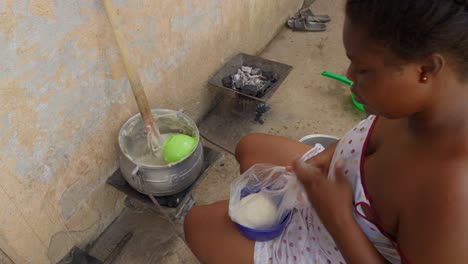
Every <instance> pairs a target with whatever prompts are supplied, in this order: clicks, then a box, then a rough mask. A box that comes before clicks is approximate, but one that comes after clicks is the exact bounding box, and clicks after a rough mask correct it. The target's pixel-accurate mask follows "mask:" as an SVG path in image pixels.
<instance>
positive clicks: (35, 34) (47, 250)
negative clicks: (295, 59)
mask: <svg viewBox="0 0 468 264" xmlns="http://www.w3.org/2000/svg"><path fill="white" fill-rule="evenodd" d="M301 3H302V1H299V0H294V1H291V0H269V1H263V0H242V1H238V0H225V1H221V0H185V1H163V0H156V1H150V0H139V1H128V0H114V4H115V6H116V8H117V9H118V14H119V17H120V25H119V26H120V27H121V29H122V30H123V31H124V33H125V35H126V37H127V40H128V43H129V46H130V49H131V52H132V54H133V55H134V60H135V65H137V67H138V72H139V74H140V76H141V78H142V82H143V85H144V86H145V90H146V92H147V94H148V97H149V101H150V104H151V105H153V106H154V107H160V108H172V109H182V108H183V109H185V111H186V112H187V113H188V114H189V115H190V116H192V117H193V118H194V119H195V120H198V119H199V118H200V117H201V116H202V115H203V114H204V113H205V112H206V111H207V110H208V109H209V107H210V104H211V101H212V98H213V97H214V95H213V94H212V93H213V92H212V91H210V90H209V89H208V88H207V87H206V81H207V79H208V78H209V77H210V76H211V75H212V74H213V73H214V72H215V71H216V70H217V69H218V68H219V67H220V66H221V65H222V64H223V63H224V61H225V60H226V59H227V58H229V57H231V56H233V55H235V54H236V53H238V52H240V51H242V52H247V53H256V52H257V51H259V50H260V49H261V48H263V47H264V46H265V45H266V43H268V42H269V41H270V39H271V38H272V37H273V36H274V34H275V33H276V31H277V30H278V29H279V28H280V27H281V26H282V25H283V21H284V20H285V19H286V18H287V17H288V16H290V15H291V14H293V13H294V11H295V10H297V9H298V8H299V7H300V5H301ZM0 50H1V52H0V60H1V61H2V63H1V64H0V171H2V180H1V181H0V204H1V206H0V208H1V209H0V248H1V249H2V250H3V251H4V252H5V253H6V255H8V256H9V257H10V258H11V259H12V260H13V261H14V262H15V263H55V262H57V261H58V260H59V259H60V258H61V257H63V256H64V255H65V254H66V253H67V252H68V250H69V249H70V247H71V246H73V245H81V246H84V245H85V244H86V243H88V242H89V241H90V240H92V239H93V238H95V236H97V235H98V234H99V233H100V232H101V231H102V230H103V229H104V227H105V226H106V225H107V224H109V223H110V222H111V221H112V219H113V218H114V217H115V216H116V215H117V214H118V213H119V212H120V210H121V209H122V201H123V198H124V197H123V195H122V194H120V193H119V192H117V191H115V190H114V189H112V188H111V187H108V186H107V185H106V184H105V179H106V178H107V177H108V176H110V175H111V173H112V172H113V171H114V170H115V169H116V168H117V149H116V147H117V146H116V138H117V133H118V129H119V128H120V126H121V125H122V124H123V123H124V122H125V121H126V120H127V119H128V118H129V117H130V116H132V115H133V114H135V113H136V111H137V108H136V105H135V103H134V99H133V96H132V94H131V89H130V87H129V82H128V80H127V77H126V73H125V70H124V68H123V65H122V62H121V59H120V55H119V52H118V48H117V45H116V43H115V41H114V38H113V35H112V31H111V28H110V24H109V22H108V20H107V16H106V14H105V11H104V9H103V7H102V4H101V1H94V0H92V1H76V0H75V1H72V0H63V1H52V0H29V1H14V0H4V1H1V2H0Z"/></svg>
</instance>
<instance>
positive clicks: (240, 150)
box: [235, 133, 267, 162]
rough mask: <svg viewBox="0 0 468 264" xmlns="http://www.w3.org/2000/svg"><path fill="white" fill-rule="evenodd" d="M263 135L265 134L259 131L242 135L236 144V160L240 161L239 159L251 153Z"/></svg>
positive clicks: (256, 147)
mask: <svg viewBox="0 0 468 264" xmlns="http://www.w3.org/2000/svg"><path fill="white" fill-rule="evenodd" d="M265 136H267V135H266V134H261V133H253V134H249V135H247V136H244V137H242V138H241V139H240V140H239V142H238V143H237V146H236V152H235V156H236V159H237V161H238V162H241V160H242V159H244V158H245V156H246V155H247V154H249V153H252V152H253V150H255V149H258V146H256V145H257V144H258V143H259V142H260V141H261V139H262V138H264V137H265Z"/></svg>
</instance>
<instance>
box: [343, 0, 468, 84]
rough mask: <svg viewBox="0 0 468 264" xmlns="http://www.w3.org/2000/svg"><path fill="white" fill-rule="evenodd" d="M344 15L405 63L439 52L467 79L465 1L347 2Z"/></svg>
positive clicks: (467, 14) (467, 6)
mask: <svg viewBox="0 0 468 264" xmlns="http://www.w3.org/2000/svg"><path fill="white" fill-rule="evenodd" d="M346 15H347V17H348V18H349V19H350V21H351V23H352V24H358V25H360V26H364V27H366V28H367V30H368V31H369V34H370V36H371V37H372V38H373V39H374V40H376V41H378V42H380V43H382V44H383V45H385V46H386V47H388V48H389V49H390V50H391V51H392V52H393V53H394V54H395V55H396V56H397V57H400V58H401V59H404V60H407V61H412V60H413V61H414V60H418V59H423V58H425V57H427V56H429V55H430V54H433V53H435V52H439V53H442V54H445V55H448V56H450V59H452V60H453V61H454V62H455V63H456V64H457V65H456V68H455V70H457V71H458V72H459V77H460V78H461V79H463V80H466V79H468V0H347V3H346Z"/></svg>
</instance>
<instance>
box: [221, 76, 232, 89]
mask: <svg viewBox="0 0 468 264" xmlns="http://www.w3.org/2000/svg"><path fill="white" fill-rule="evenodd" d="M222 82H223V85H224V86H225V87H227V88H232V77H231V76H230V75H228V76H226V77H224V78H223V80H222Z"/></svg>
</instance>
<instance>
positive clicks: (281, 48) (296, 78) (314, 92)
mask: <svg viewBox="0 0 468 264" xmlns="http://www.w3.org/2000/svg"><path fill="white" fill-rule="evenodd" d="M343 7H344V0H333V1H331V0H330V1H324V0H322V1H316V2H315V3H314V4H313V5H312V7H311V9H312V10H313V11H314V12H315V13H316V14H329V15H330V16H331V17H332V22H331V23H329V24H328V25H327V26H328V28H327V31H326V32H320V33H315V32H293V31H291V30H289V29H287V28H284V30H282V31H281V32H280V33H279V34H278V35H277V36H276V38H275V39H273V40H272V42H271V43H270V44H269V45H268V46H267V47H266V48H265V50H264V51H263V52H262V53H261V54H259V55H260V56H261V57H264V58H267V59H271V60H274V61H278V62H282V63H286V64H289V65H292V66H293V70H292V71H291V73H290V74H289V76H288V77H287V79H286V81H285V82H283V84H282V85H281V86H280V88H279V89H278V90H277V91H276V93H275V94H274V95H273V96H272V98H271V99H270V100H269V102H268V103H269V104H270V106H271V110H270V111H269V112H268V113H267V114H266V121H265V123H264V124H263V125H260V124H258V123H255V122H253V118H254V112H253V110H252V109H251V108H249V107H252V105H249V104H248V103H247V106H245V105H244V107H240V106H239V104H238V103H237V101H236V99H233V98H231V97H230V96H229V95H226V96H225V97H222V98H221V100H220V103H219V104H218V106H217V107H216V108H215V109H214V110H213V111H211V112H210V113H209V114H208V115H207V117H206V118H205V119H204V120H203V121H202V122H201V125H200V131H201V133H202V134H203V135H204V136H205V137H207V138H208V139H209V140H210V141H213V142H215V143H216V144H218V145H221V146H222V147H223V148H225V149H227V150H229V151H230V152H233V151H234V149H235V145H236V143H237V142H238V140H239V139H240V138H241V137H242V136H244V135H247V134H249V133H252V132H263V133H270V134H275V135H281V136H285V137H288V138H292V139H296V140H297V139H299V138H301V137H302V136H304V135H307V134H314V133H321V134H331V135H336V136H341V135H343V133H344V132H345V131H346V130H347V129H348V128H350V127H352V125H354V124H355V123H356V122H358V121H359V120H361V119H363V118H365V114H364V113H362V112H359V111H358V110H356V109H355V108H354V107H353V105H352V103H351V100H350V92H349V91H348V89H346V86H344V85H342V84H341V83H338V82H336V81H333V80H330V79H327V78H324V77H321V76H320V73H321V72H322V71H323V70H328V71H332V72H336V73H340V74H344V73H345V70H346V67H347V65H348V61H347V59H346V56H345V53H344V49H343V45H342V39H341V30H342V24H343V19H344V14H343ZM213 89H217V88H213ZM207 144H209V143H207ZM218 150H219V151H221V152H222V153H223V154H224V158H223V159H221V160H219V161H218V162H217V163H216V164H215V165H214V166H213V167H212V168H211V169H210V170H209V172H208V175H207V176H206V177H205V178H204V179H203V181H202V182H201V183H200V185H199V186H198V187H197V189H196V191H195V194H194V196H195V198H196V203H197V204H208V203H212V202H215V201H218V200H221V199H228V198H229V185H230V182H231V181H232V179H233V178H234V177H236V176H237V175H238V174H239V167H238V164H237V162H236V160H235V158H234V157H233V156H232V155H231V154H230V153H229V152H226V151H224V150H222V149H219V148H218ZM137 204H138V203H137ZM135 215H136V217H135ZM175 228H176V229H178V230H180V226H178V227H175ZM129 232H132V233H133V236H132V237H131V238H130V240H129V241H128V242H127V244H126V245H125V246H124V247H123V249H122V250H121V252H120V253H119V254H118V255H117V256H116V257H115V259H114V260H113V261H112V262H111V263H168V264H169V263H198V262H197V260H196V259H195V257H194V256H193V255H192V254H191V253H190V251H189V250H188V248H187V247H186V246H185V244H184V242H183V239H182V238H180V237H178V236H177V235H176V232H175V229H174V227H172V226H171V225H170V223H169V222H168V221H167V220H166V219H165V218H164V217H162V216H161V214H159V213H158V212H156V211H154V210H151V209H149V208H147V207H145V206H142V205H141V204H139V205H138V206H129V207H127V208H126V209H125V211H124V213H123V214H122V215H121V217H119V219H117V220H116V222H115V223H114V224H113V225H111V226H110V227H109V229H108V231H106V232H105V233H104V234H103V235H102V236H101V238H99V240H98V241H96V243H95V244H94V245H93V246H92V247H91V248H90V249H89V250H88V252H90V253H91V255H93V256H95V257H97V258H98V259H101V260H105V259H109V254H110V252H111V251H112V250H113V248H114V247H115V246H116V245H117V244H118V242H119V241H120V240H121V239H122V237H124V236H125V234H127V233H129Z"/></svg>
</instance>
